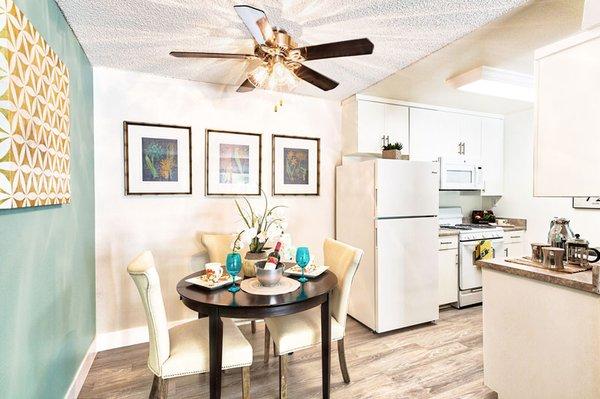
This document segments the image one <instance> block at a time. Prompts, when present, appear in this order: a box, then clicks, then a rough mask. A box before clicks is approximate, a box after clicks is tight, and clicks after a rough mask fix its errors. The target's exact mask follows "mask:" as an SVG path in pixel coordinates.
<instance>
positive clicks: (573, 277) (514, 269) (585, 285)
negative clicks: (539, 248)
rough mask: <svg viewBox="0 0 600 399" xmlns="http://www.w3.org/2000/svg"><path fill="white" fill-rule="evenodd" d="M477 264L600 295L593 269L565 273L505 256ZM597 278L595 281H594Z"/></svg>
mask: <svg viewBox="0 0 600 399" xmlns="http://www.w3.org/2000/svg"><path fill="white" fill-rule="evenodd" d="M475 264H476V265H477V266H479V267H482V268H489V269H492V270H497V271H500V272H504V273H508V274H513V275H515V276H521V277H526V278H529V279H533V280H538V281H543V282H546V283H550V284H554V285H560V286H563V287H569V288H573V289H575V290H579V291H585V292H590V293H593V294H596V295H600V289H599V288H598V278H595V279H594V277H593V273H592V271H591V270H588V271H585V272H579V273H563V272H557V271H554V270H550V269H542V268H539V267H534V266H526V265H522V264H519V263H514V262H507V261H506V260H504V259H503V258H497V259H490V260H479V261H477V262H475ZM594 280H595V281H594Z"/></svg>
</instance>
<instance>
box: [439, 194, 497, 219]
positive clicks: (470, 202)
mask: <svg viewBox="0 0 600 399" xmlns="http://www.w3.org/2000/svg"><path fill="white" fill-rule="evenodd" d="M483 202H488V201H487V199H484V198H483V197H482V196H481V195H480V194H479V193H478V192H469V191H440V207H449V206H460V207H461V209H462V212H463V215H464V216H469V215H471V212H472V211H473V210H475V209H484V208H483V206H484V204H483Z"/></svg>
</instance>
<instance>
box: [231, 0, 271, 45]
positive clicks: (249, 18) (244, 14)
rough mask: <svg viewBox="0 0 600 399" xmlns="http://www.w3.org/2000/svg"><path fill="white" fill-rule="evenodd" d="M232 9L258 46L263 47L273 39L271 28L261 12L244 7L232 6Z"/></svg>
mask: <svg viewBox="0 0 600 399" xmlns="http://www.w3.org/2000/svg"><path fill="white" fill-rule="evenodd" d="M233 8H235V12H237V14H238V15H239V17H240V18H241V19H242V21H243V22H244V25H246V28H248V30H249V31H250V33H251V34H252V37H253V38H254V40H256V42H257V43H258V44H260V45H263V44H265V43H268V42H269V41H270V40H271V39H272V38H273V28H271V24H270V23H269V20H268V19H267V15H266V14H265V12H264V11H263V10H259V9H258V8H255V7H252V6H246V5H239V6H233Z"/></svg>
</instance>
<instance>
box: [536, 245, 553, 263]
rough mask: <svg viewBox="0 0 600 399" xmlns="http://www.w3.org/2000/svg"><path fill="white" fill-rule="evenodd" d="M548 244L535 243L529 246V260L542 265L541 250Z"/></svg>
mask: <svg viewBox="0 0 600 399" xmlns="http://www.w3.org/2000/svg"><path fill="white" fill-rule="evenodd" d="M548 247H550V244H547V243H539V242H535V243H533V244H531V260H532V261H534V262H539V263H542V262H543V261H544V254H543V252H542V248H548Z"/></svg>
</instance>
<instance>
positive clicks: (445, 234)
mask: <svg viewBox="0 0 600 399" xmlns="http://www.w3.org/2000/svg"><path fill="white" fill-rule="evenodd" d="M503 229H504V231H524V230H527V229H526V228H525V227H522V226H515V227H503ZM462 231H464V230H462ZM460 232H461V230H458V229H440V232H439V236H440V237H448V236H457V235H458V233H460Z"/></svg>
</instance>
